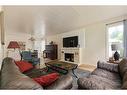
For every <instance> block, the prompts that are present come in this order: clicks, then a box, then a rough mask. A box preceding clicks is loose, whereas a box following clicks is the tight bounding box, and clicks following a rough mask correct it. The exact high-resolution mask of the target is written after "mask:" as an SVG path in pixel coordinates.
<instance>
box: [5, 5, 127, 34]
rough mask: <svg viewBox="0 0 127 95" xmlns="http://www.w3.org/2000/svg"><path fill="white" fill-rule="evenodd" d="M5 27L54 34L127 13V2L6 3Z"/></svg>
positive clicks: (20, 30)
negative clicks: (120, 3) (113, 3)
mask: <svg viewBox="0 0 127 95" xmlns="http://www.w3.org/2000/svg"><path fill="white" fill-rule="evenodd" d="M3 9H4V13H5V27H6V29H8V30H10V29H11V30H17V31H19V32H28V33H30V32H34V33H35V34H38V33H39V34H40V35H45V34H46V35H52V34H56V33H63V32H67V31H70V30H73V29H76V28H79V27H82V26H85V25H87V24H91V23H95V22H98V21H102V20H105V19H109V18H112V17H117V16H121V15H124V14H126V13H127V6H3Z"/></svg>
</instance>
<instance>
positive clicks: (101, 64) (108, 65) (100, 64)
mask: <svg viewBox="0 0 127 95" xmlns="http://www.w3.org/2000/svg"><path fill="white" fill-rule="evenodd" d="M97 67H98V68H101V69H105V70H108V71H111V72H116V73H117V72H118V64H111V63H108V62H105V61H98V62H97Z"/></svg>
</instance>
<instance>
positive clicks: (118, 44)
mask: <svg viewBox="0 0 127 95" xmlns="http://www.w3.org/2000/svg"><path fill="white" fill-rule="evenodd" d="M111 48H112V50H113V51H117V50H119V49H120V48H121V44H120V43H112V45H111Z"/></svg>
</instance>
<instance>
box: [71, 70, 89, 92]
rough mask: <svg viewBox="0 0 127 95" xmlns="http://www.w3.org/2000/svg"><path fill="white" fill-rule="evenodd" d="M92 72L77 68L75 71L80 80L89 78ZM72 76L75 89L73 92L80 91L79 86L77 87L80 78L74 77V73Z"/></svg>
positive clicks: (73, 88)
mask: <svg viewBox="0 0 127 95" xmlns="http://www.w3.org/2000/svg"><path fill="white" fill-rule="evenodd" d="M90 73H91V72H90V71H87V70H82V69H79V68H77V69H76V70H75V74H76V76H77V77H78V78H83V77H87V76H89V75H90ZM70 74H71V76H72V77H73V87H72V88H71V89H72V90H76V89H78V85H77V80H78V78H76V77H74V75H73V73H72V72H70Z"/></svg>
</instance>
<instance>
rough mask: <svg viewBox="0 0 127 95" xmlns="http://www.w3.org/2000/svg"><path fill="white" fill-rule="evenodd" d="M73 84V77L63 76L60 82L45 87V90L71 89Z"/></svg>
mask: <svg viewBox="0 0 127 95" xmlns="http://www.w3.org/2000/svg"><path fill="white" fill-rule="evenodd" d="M72 82H73V79H72V76H71V75H62V76H61V77H60V78H59V79H58V80H56V81H55V82H54V83H52V84H51V85H50V86H48V87H45V89H57V90H65V89H71V88H72Z"/></svg>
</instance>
